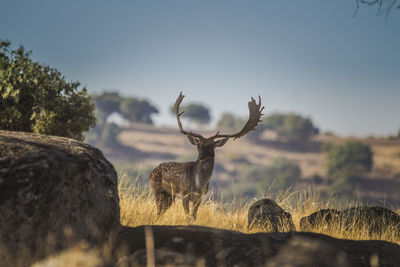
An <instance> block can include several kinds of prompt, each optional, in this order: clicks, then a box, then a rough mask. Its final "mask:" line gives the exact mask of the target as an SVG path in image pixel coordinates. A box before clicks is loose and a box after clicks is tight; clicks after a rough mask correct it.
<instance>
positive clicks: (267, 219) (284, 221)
mask: <svg viewBox="0 0 400 267" xmlns="http://www.w3.org/2000/svg"><path fill="white" fill-rule="evenodd" d="M247 227H248V228H249V229H252V228H254V227H258V228H261V229H263V230H266V231H271V232H286V231H295V230H296V228H295V226H294V224H293V220H292V216H291V215H290V213H289V212H285V211H284V210H283V209H282V208H281V207H279V206H278V204H276V203H275V201H273V200H272V199H268V198H265V199H261V200H258V201H256V202H255V203H253V204H252V205H251V206H250V208H249V212H248V218H247Z"/></svg>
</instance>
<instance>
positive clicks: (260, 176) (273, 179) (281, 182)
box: [239, 157, 301, 193]
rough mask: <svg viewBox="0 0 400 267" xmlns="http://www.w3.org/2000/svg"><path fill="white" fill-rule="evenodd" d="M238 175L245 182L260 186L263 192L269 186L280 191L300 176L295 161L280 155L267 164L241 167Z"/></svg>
mask: <svg viewBox="0 0 400 267" xmlns="http://www.w3.org/2000/svg"><path fill="white" fill-rule="evenodd" d="M239 176H240V178H241V179H243V180H244V181H246V184H251V186H252V187H254V188H260V189H261V190H263V192H262V193H265V191H267V190H268V189H269V188H272V189H274V190H278V191H280V190H285V189H287V188H289V187H290V186H293V185H294V184H296V182H297V181H298V180H299V179H300V177H301V169H300V167H299V166H298V164H296V163H295V162H293V161H291V160H289V159H287V158H282V157H280V158H276V159H275V160H274V161H273V162H272V163H271V164H270V165H268V166H247V167H245V168H241V169H240V170H239ZM257 184H258V186H257Z"/></svg>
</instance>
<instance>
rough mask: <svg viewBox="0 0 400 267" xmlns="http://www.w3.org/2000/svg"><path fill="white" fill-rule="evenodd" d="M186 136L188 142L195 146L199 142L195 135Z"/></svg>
mask: <svg viewBox="0 0 400 267" xmlns="http://www.w3.org/2000/svg"><path fill="white" fill-rule="evenodd" d="M187 138H188V139H189V142H190V143H191V144H192V145H195V146H196V145H197V144H198V143H199V139H198V138H196V137H193V136H190V135H187Z"/></svg>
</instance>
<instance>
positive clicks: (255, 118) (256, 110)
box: [212, 96, 265, 139]
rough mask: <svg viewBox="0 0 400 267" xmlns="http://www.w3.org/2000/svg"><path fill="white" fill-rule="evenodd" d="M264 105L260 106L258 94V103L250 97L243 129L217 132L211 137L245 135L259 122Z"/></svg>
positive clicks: (237, 136)
mask: <svg viewBox="0 0 400 267" xmlns="http://www.w3.org/2000/svg"><path fill="white" fill-rule="evenodd" d="M264 108H265V107H261V97H260V96H258V104H257V103H256V101H255V100H254V98H251V101H249V111H250V115H249V120H248V121H247V123H246V124H245V125H244V127H243V129H242V130H240V132H238V133H235V134H219V132H217V133H216V134H215V135H214V136H213V137H212V138H213V139H215V138H226V137H229V138H234V139H237V138H240V137H242V136H244V135H246V134H247V133H248V132H250V131H252V130H254V129H255V127H256V126H257V125H258V123H259V122H261V120H260V118H261V116H262V115H264V114H262V111H263V110H264Z"/></svg>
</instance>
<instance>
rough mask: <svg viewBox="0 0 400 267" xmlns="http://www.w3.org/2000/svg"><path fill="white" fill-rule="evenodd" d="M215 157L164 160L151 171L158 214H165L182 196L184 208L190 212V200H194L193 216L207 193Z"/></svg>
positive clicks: (194, 216)
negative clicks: (179, 160)
mask: <svg viewBox="0 0 400 267" xmlns="http://www.w3.org/2000/svg"><path fill="white" fill-rule="evenodd" d="M213 166H214V159H208V160H205V161H200V160H197V161H191V162H184V163H180V162H164V163H161V164H160V165H158V166H157V167H156V168H155V169H154V170H153V171H152V172H151V173H150V184H151V187H152V189H153V192H154V195H155V198H156V201H157V202H158V203H159V204H158V205H157V214H158V215H161V214H163V213H164V212H165V211H166V210H167V209H168V208H169V207H170V206H171V205H172V203H173V202H174V200H175V198H176V197H178V198H182V203H183V208H184V210H185V212H186V213H187V214H189V209H190V208H189V202H190V201H191V202H193V212H192V218H194V219H195V218H196V212H197V209H198V207H199V205H200V202H201V197H202V196H203V195H204V194H206V193H207V191H208V187H209V184H208V183H209V180H210V178H211V175H212V171H213Z"/></svg>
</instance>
